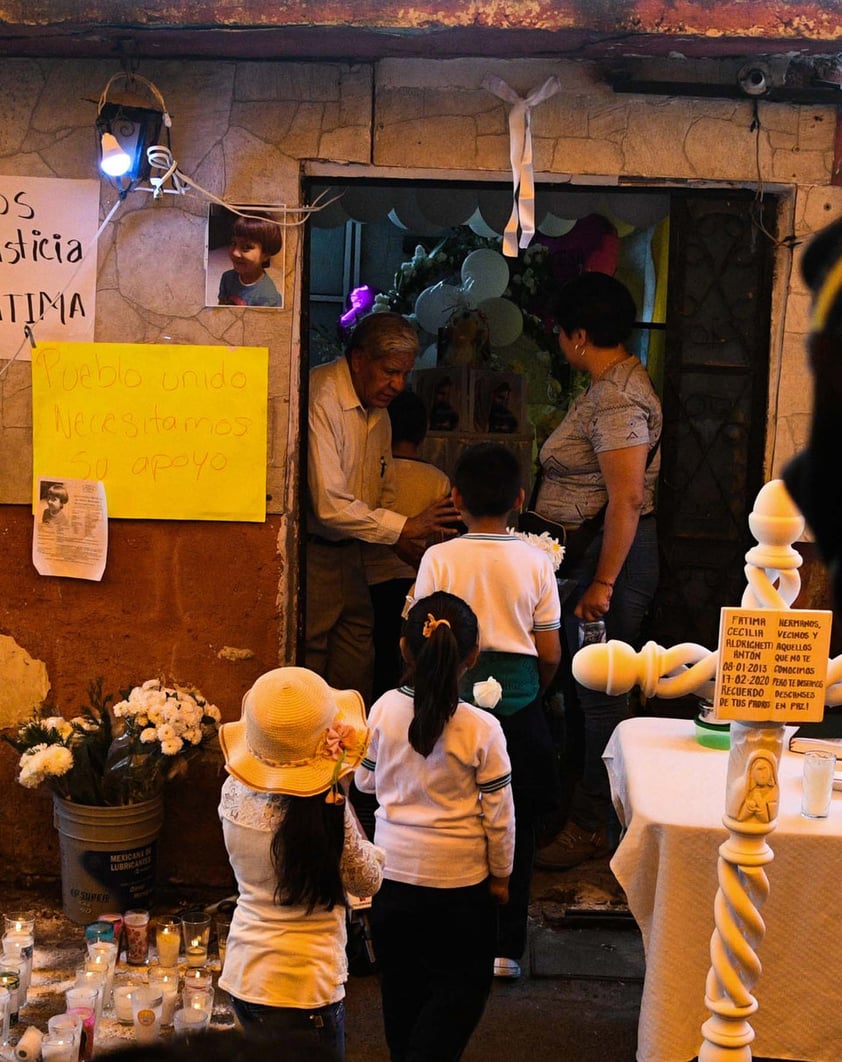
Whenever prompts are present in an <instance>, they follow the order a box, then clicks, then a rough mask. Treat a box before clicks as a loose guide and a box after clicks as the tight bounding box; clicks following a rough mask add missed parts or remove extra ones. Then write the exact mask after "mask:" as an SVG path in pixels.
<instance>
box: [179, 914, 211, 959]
mask: <svg viewBox="0 0 842 1062" xmlns="http://www.w3.org/2000/svg"><path fill="white" fill-rule="evenodd" d="M210 923H211V920H210V915H191V916H190V917H189V918H182V920H181V926H182V929H183V931H184V954H185V955H186V956H187V965H188V966H190V967H196V966H204V965H205V963H206V962H207V959H208V941H209V940H210Z"/></svg>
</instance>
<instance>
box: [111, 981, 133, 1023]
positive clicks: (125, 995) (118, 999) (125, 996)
mask: <svg viewBox="0 0 842 1062" xmlns="http://www.w3.org/2000/svg"><path fill="white" fill-rule="evenodd" d="M136 987H137V986H136V985H115V986H114V1015H115V1017H116V1018H117V1021H119V1022H120V1023H121V1024H122V1025H131V1024H132V1022H133V1021H134V1018H133V1017H132V990H133V989H134V988H136Z"/></svg>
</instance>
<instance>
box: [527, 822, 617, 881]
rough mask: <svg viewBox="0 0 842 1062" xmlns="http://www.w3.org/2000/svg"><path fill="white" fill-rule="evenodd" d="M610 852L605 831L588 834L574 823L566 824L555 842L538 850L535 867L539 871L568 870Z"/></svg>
mask: <svg viewBox="0 0 842 1062" xmlns="http://www.w3.org/2000/svg"><path fill="white" fill-rule="evenodd" d="M610 851H611V846H610V845H609V843H608V837H607V836H606V833H605V830H596V831H595V832H594V833H590V832H589V831H588V830H583V829H582V827H581V826H577V825H576V823H575V822H568V823H567V825H566V826H565V827H564V829H563V830H562V831H561V833H559V834H557V835H556V837H555V840H553V841H551V842H550V843H549V844H548V845H546V846H545V847H544V848H540V849H539V850H538V853H537V855H536V856H535V866H536V867H538V868H539V869H541V870H569V869H570V868H571V867H577V866H578V865H579V864H580V863H586V862H587V861H588V860H589V859H599V858H600V856H605V855H608V854H609V853H610Z"/></svg>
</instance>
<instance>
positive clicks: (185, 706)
mask: <svg viewBox="0 0 842 1062" xmlns="http://www.w3.org/2000/svg"><path fill="white" fill-rule="evenodd" d="M89 697H90V702H91V703H90V704H89V705H87V706H85V707H84V708H83V709H82V710H81V714H80V715H79V716H77V717H76V718H74V719H65V718H64V717H63V716H60V715H54V714H50V713H49V710H48V709H44V710H42V711H41V712H40V713H39V714H37V715H35V716H33V718H32V719H30V720H28V721H27V722H26V723H24V724H23V725H22V726H21V727H20V728H19V730H18V732H17V736H16V737H7V738H6V740H7V741H8V742H9V744H11V745H12V746H13V747H14V748H16V749H17V750H18V751H19V752H20V753H21V758H20V773H19V775H18V781H19V782H20V783H21V785H23V786H25V787H27V788H29V789H33V788H36V787H37V786H39V785H41V784H44V785H47V786H48V787H49V788H50V789H52V791H53V823H54V825H55V827H56V829H57V830H58V833H59V843H60V850H61V884H62V906H63V908H64V913H65V914H66V915H67V917H68V918H70V919H71V920H72V921H74V922H80V923H85V922H90V921H92V920H93V919H94V918H96V916H97V914H99V913H100V912H101V911H103V910H117V911H125V910H126V909H127V908H131V907H149V906H150V905H151V903H152V896H153V890H154V886H155V877H156V854H157V841H158V833H159V831H160V829H161V824H162V822H163V789H164V785H165V783H166V782H167V781H168V780H169V779H171V778H173V777H175V776H176V775H178V774H181V773H183V772H184V771H186V769H187V761H188V758H189V757H190V755H191V754H193V753H196V752H198V750H199V748H200V747H201V746H202V745H204V744H206V743H207V742H208V741H210V740H212V739H215V737H216V733H217V728H218V726H219V720H220V713H219V709H218V708H216V706H215V705H212V704H209V703H208V702H207V701H206V700H205V698H204V697H203V696H202V695H201V693H199V692H198V690H194V689H186V688H184V687H181V686H176V685H173V686H166V685H164V683H163V682H162V681H160V680H158V679H150V680H149V681H147V682H144V683H143V684H142V685H140V686H135V687H134V688H133V689H132V690H131V691H128V692H127V693H126V694H125V695H124V696H123V699H122V700H121V701H119V702H118V703H116V704H114V705H113V706H112V704H111V702H112V701H113V700H114V698H113V697H112V696H111V695H110V694H109V695H107V696H104V695H103V693H102V680H98V681H97V682H95V683H92V684H91V687H90V690H89Z"/></svg>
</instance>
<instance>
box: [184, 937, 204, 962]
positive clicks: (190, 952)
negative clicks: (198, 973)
mask: <svg viewBox="0 0 842 1062" xmlns="http://www.w3.org/2000/svg"><path fill="white" fill-rule="evenodd" d="M207 955H208V952H207V948H206V947H205V946H204V944H202V943H201V941H198V940H193V941H191V942H190V943H189V944H188V945H187V965H188V966H202V965H203V964H204V961H205V959H206V958H207Z"/></svg>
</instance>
